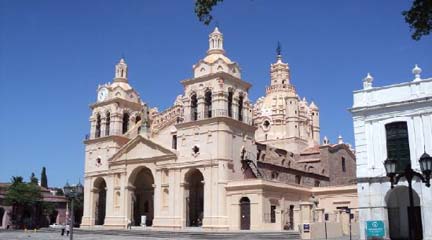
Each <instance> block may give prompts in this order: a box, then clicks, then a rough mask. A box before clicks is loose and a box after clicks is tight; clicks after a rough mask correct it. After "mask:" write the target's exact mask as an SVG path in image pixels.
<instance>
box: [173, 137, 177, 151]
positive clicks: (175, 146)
mask: <svg viewBox="0 0 432 240" xmlns="http://www.w3.org/2000/svg"><path fill="white" fill-rule="evenodd" d="M172 149H177V135H173V136H172Z"/></svg>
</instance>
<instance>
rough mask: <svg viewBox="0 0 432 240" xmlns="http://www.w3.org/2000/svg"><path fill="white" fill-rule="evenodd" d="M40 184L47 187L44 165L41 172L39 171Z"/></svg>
mask: <svg viewBox="0 0 432 240" xmlns="http://www.w3.org/2000/svg"><path fill="white" fill-rule="evenodd" d="M41 186H42V187H44V188H48V179H47V175H46V169H45V167H43V168H42V173H41Z"/></svg>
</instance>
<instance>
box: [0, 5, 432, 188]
mask: <svg viewBox="0 0 432 240" xmlns="http://www.w3.org/2000/svg"><path fill="white" fill-rule="evenodd" d="M323 3H325V4H323ZM410 4H411V2H410V1H403V0H397V1H395V0H381V1H376V0H366V1H344V0H334V1H319V0H315V1H313V0H310V1H283V0H279V1H276V0H275V1H270V0H253V1H252V0H236V1H229V0H225V1H224V2H223V3H222V4H220V5H219V6H217V7H216V8H215V11H214V20H215V21H217V22H218V24H219V27H220V30H221V31H222V32H223V34H224V38H225V44H224V47H225V49H226V51H227V54H228V56H229V57H230V58H231V59H232V60H234V61H236V62H238V63H239V64H240V67H241V68H242V76H243V78H244V79H245V80H246V81H248V82H250V83H252V84H253V87H252V89H251V90H250V96H251V98H252V100H253V101H255V100H256V99H257V98H258V97H259V96H261V95H263V94H264V88H265V86H266V85H268V84H269V81H270V80H269V66H270V63H272V62H274V60H275V48H276V43H277V41H280V42H281V44H282V52H283V57H284V60H285V61H286V62H288V63H289V65H290V68H291V76H292V83H293V84H294V85H295V86H296V88H297V91H298V93H299V95H300V96H301V97H303V96H305V97H306V98H307V99H308V100H314V101H315V102H316V104H317V105H318V106H319V107H320V111H321V136H325V135H326V136H328V137H329V138H330V140H331V141H333V142H335V141H336V138H337V136H338V135H339V134H342V135H343V136H344V139H345V140H346V141H348V142H350V143H353V142H354V140H353V129H352V119H351V115H350V113H349V112H348V111H347V109H348V108H349V107H350V106H351V105H352V91H353V90H356V89H360V88H361V86H362V79H363V78H364V76H365V75H366V73H367V72H371V74H372V75H373V76H374V77H375V81H374V85H375V86H382V85H387V84H392V83H398V82H404V81H409V80H411V79H413V76H412V74H411V69H412V67H413V65H414V64H416V63H417V64H419V65H420V67H421V68H422V69H423V73H422V76H423V77H431V76H432V58H431V53H432V44H431V40H432V38H431V36H428V37H426V38H424V39H422V40H420V41H418V42H416V41H414V40H411V38H410V32H409V27H408V25H407V24H406V23H405V22H404V19H403V16H402V15H401V12H402V11H403V10H406V9H408V8H409V7H410ZM213 28H214V24H212V25H210V26H205V25H204V24H202V23H200V22H199V21H198V20H197V18H196V16H195V14H194V1H193V0H183V1H142V0H127V1H113V0H92V1H87V0H76V1H58V0H40V1H33V0H28V1H22V0H3V1H0V96H1V101H0V110H1V113H0V182H5V181H8V180H9V179H10V178H11V176H14V175H21V176H24V177H25V178H28V176H30V174H31V172H35V173H36V175H38V176H39V175H40V172H41V168H42V166H46V167H47V174H48V183H49V185H50V186H63V185H64V183H65V182H66V180H68V181H69V182H77V181H78V179H80V178H81V180H82V179H83V171H84V170H83V169H84V167H83V166H84V145H83V142H82V140H83V138H84V135H85V134H86V133H88V131H89V122H88V119H89V116H90V110H89V107H88V106H89V104H91V103H92V102H94V101H96V88H97V85H98V84H102V83H105V82H110V81H112V78H113V74H114V65H115V63H116V62H117V61H118V59H119V58H120V57H121V56H122V55H124V56H125V57H126V61H127V63H128V66H129V82H130V84H131V85H132V86H133V87H134V88H135V89H137V90H138V92H139V93H140V94H141V97H142V99H143V100H144V101H146V102H147V103H149V104H150V105H151V106H157V107H158V108H159V110H163V109H165V108H167V107H169V106H171V104H172V103H173V101H174V99H175V97H176V96H177V95H178V94H181V93H182V86H181V84H180V83H179V81H180V80H183V79H186V78H190V77H191V76H192V65H193V64H195V63H196V62H197V61H198V60H199V59H201V58H203V56H204V55H205V52H206V50H207V38H208V34H209V33H210V32H211V30H212V29H213Z"/></svg>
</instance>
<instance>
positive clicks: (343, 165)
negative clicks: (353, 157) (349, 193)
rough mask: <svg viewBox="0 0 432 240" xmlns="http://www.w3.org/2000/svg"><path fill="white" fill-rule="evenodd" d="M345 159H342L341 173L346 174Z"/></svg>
mask: <svg viewBox="0 0 432 240" xmlns="http://www.w3.org/2000/svg"><path fill="white" fill-rule="evenodd" d="M345 164H346V163H345V158H344V157H342V172H346V165H345Z"/></svg>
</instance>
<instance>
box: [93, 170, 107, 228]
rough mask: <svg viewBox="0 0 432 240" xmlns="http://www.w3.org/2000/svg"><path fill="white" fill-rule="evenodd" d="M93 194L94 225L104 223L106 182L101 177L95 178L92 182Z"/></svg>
mask: <svg viewBox="0 0 432 240" xmlns="http://www.w3.org/2000/svg"><path fill="white" fill-rule="evenodd" d="M94 188H95V189H94V194H95V200H96V201H95V225H104V223H105V213H106V188H107V185H106V182H105V180H104V179H103V178H98V179H96V181H95V183H94Z"/></svg>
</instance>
